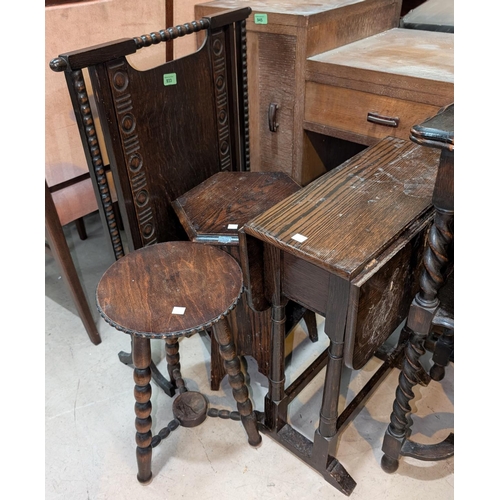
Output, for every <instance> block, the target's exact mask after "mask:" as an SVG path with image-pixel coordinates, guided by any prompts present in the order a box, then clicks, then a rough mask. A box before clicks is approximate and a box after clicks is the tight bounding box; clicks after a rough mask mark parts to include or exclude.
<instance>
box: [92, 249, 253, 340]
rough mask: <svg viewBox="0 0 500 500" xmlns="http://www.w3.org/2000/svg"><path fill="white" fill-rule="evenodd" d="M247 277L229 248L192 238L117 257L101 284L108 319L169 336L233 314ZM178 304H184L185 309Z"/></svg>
mask: <svg viewBox="0 0 500 500" xmlns="http://www.w3.org/2000/svg"><path fill="white" fill-rule="evenodd" d="M242 286H243V276H242V273H241V269H240V267H239V265H238V263H237V262H236V261H235V260H234V259H233V257H231V256H230V255H229V254H228V253H227V252H224V251H223V250H220V249H218V248H216V247H213V246H208V245H200V244H197V243H191V242H186V241H182V242H178V241H177V242H166V243H158V244H156V245H152V246H149V247H144V248H141V249H139V250H137V251H135V252H131V253H129V254H127V255H126V256H125V257H122V258H121V259H119V260H117V261H116V262H115V263H113V264H112V265H111V267H110V268H109V269H108V270H107V271H106V272H105V273H104V275H103V276H102V278H101V280H100V281H99V284H98V285H97V293H96V297H97V306H98V309H99V312H100V313H101V315H102V316H103V317H104V319H105V320H106V321H107V322H109V323H110V324H111V325H112V326H114V327H115V328H117V329H118V330H122V331H125V333H132V334H134V335H138V336H143V337H148V338H167V337H169V336H179V335H186V334H192V333H196V332H197V331H201V330H202V329H204V328H205V327H207V326H211V325H212V324H213V323H214V322H216V321H217V320H219V319H220V318H221V317H222V316H224V315H226V314H228V312H229V310H230V309H232V308H233V307H234V306H235V305H236V302H237V301H238V300H239V297H240V295H241V292H242ZM174 307H181V308H185V311H184V312H183V313H182V314H177V313H175V312H174Z"/></svg>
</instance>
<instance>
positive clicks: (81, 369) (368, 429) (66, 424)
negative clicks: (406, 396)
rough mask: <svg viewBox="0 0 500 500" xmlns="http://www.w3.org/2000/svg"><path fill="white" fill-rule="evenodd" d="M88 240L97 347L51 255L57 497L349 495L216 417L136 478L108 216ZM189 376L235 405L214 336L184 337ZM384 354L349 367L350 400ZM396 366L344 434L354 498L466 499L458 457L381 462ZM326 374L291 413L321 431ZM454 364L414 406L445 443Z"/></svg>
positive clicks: (51, 481) (82, 248)
mask: <svg viewBox="0 0 500 500" xmlns="http://www.w3.org/2000/svg"><path fill="white" fill-rule="evenodd" d="M86 224H87V230H88V235H89V237H88V239H87V240H86V241H80V240H79V239H78V236H77V233H76V230H74V229H73V228H71V227H69V228H66V229H65V231H66V235H67V238H68V242H69V244H70V248H71V249H72V253H73V255H74V260H75V262H76V265H77V269H78V270H79V272H80V274H81V275H82V276H83V281H84V285H85V288H86V290H87V294H88V296H89V298H90V300H89V302H90V304H91V306H92V308H93V309H94V312H95V318H96V322H97V324H98V330H99V332H100V334H101V337H102V343H101V344H100V345H98V346H95V345H93V344H92V343H91V342H90V341H89V340H88V337H87V335H86V332H85V330H84V328H83V325H82V323H81V321H80V319H79V317H78V316H77V315H76V309H75V307H74V305H73V304H72V303H71V299H70V298H69V296H68V295H67V293H66V290H65V287H64V283H63V282H62V280H61V279H60V276H59V273H58V271H57V268H56V266H55V263H54V262H53V260H52V259H51V258H50V257H47V258H46V298H45V315H46V316H45V317H46V323H45V324H46V349H45V390H46V392H45V400H46V419H45V432H46V434H45V446H46V448H45V453H46V455H45V456H46V459H45V460H46V471H45V474H46V487H45V498H46V499H47V500H66V499H71V500H80V499H81V500H89V499H90V500H104V499H110V500H114V499H125V500H128V499H130V500H142V499H148V500H160V499H181V498H186V499H193V498H203V499H207V500H208V499H211V498H214V499H215V498H217V499H221V500H222V499H228V500H229V499H231V500H233V499H235V498H241V499H268V498H269V499H286V498H291V499H306V498H311V499H315V500H321V499H329V500H331V499H334V498H335V499H342V498H346V497H345V496H344V495H343V494H341V493H340V492H338V491H337V490H336V489H334V488H333V487H332V486H331V485H329V484H328V483H326V482H325V481H324V480H323V478H322V477H321V476H320V475H319V474H318V473H317V472H315V471H314V470H313V469H311V468H309V467H308V466H307V465H305V464H304V463H302V462H301V461H300V460H299V459H298V458H296V457H295V456H294V455H292V454H291V453H290V452H288V451H287V450H285V449H284V448H282V447H281V446H280V445H278V444H277V443H275V442H273V441H272V440H271V439H270V438H268V437H267V436H263V442H262V444H261V446H260V447H259V448H257V449H253V448H251V447H250V446H249V445H248V444H247V442H246V437H245V433H244V431H243V428H242V427H241V424H240V423H239V422H233V421H227V420H221V419H212V418H210V419H207V420H206V421H205V422H204V423H203V424H202V425H200V426H199V427H196V428H193V429H187V428H179V429H177V430H176V431H175V432H173V433H172V434H171V436H170V437H169V438H168V439H166V440H165V441H163V442H162V443H161V444H160V445H159V446H158V447H157V448H155V449H154V451H153V475H154V477H153V481H152V482H151V483H150V484H149V485H148V486H142V485H140V484H139V483H138V482H137V480H136V463H135V440H134V435H135V428H134V418H135V413H134V402H135V400H134V396H133V385H134V383H133V380H132V369H131V368H130V367H128V366H125V365H123V364H121V363H120V361H119V360H118V356H117V354H118V352H119V351H121V350H125V351H128V350H129V347H130V340H129V338H128V336H127V335H125V334H123V333H120V332H117V331H115V330H113V329H112V328H111V327H109V326H108V325H107V324H105V323H104V322H103V321H102V320H101V319H98V315H97V312H96V311H95V306H94V299H93V294H94V291H95V286H96V284H97V280H98V279H99V277H100V275H101V274H102V272H104V270H105V269H106V268H107V266H109V265H110V264H111V263H112V258H111V257H110V256H109V255H108V253H107V251H106V248H105V246H104V244H103V239H102V228H101V226H100V223H99V217H98V216H97V214H92V215H91V216H89V217H87V218H86ZM318 320H319V321H320V342H319V343H318V344H311V343H310V342H309V341H308V339H307V338H306V336H305V334H304V332H303V330H302V328H301V325H299V327H298V328H297V329H296V331H295V332H294V335H293V339H292V341H293V343H294V345H295V346H296V347H297V349H294V356H293V359H292V360H291V361H290V362H289V365H288V368H287V377H290V378H292V377H293V373H294V371H295V370H298V369H300V366H301V364H302V363H303V362H304V361H305V360H306V359H309V358H310V357H311V356H314V355H315V354H316V353H317V352H318V350H320V349H321V347H324V346H325V345H326V344H325V341H326V336H325V335H324V334H322V327H323V323H322V318H320V317H318ZM180 348H181V360H182V372H183V376H184V378H185V380H186V382H187V385H188V387H189V388H191V389H197V390H200V391H201V392H203V393H204V394H206V395H207V396H208V399H209V401H210V404H211V405H213V406H215V407H217V408H224V409H233V408H234V402H233V400H232V396H231V390H230V387H229V384H228V383H227V381H226V380H224V381H223V383H222V386H221V389H220V390H219V391H217V392H212V391H210V390H209V385H208V370H209V351H208V349H209V344H208V343H207V341H206V339H205V338H204V337H201V336H194V337H192V338H190V339H183V340H182V341H181V343H180ZM153 357H154V359H155V360H157V361H158V362H159V367H160V369H164V363H165V362H164V356H162V345H161V341H158V342H153ZM379 363H380V362H379V361H377V360H372V361H370V362H369V363H368V364H367V366H366V367H365V368H364V369H363V370H362V371H360V372H351V373H350V372H348V371H346V372H345V377H346V381H347V383H346V384H344V388H343V395H342V398H343V400H344V401H345V400H347V401H349V400H350V399H351V398H352V397H353V395H354V394H355V392H356V391H357V390H359V388H360V387H361V385H362V382H363V380H366V378H367V377H368V376H370V374H371V373H373V371H374V370H375V369H376V368H377V367H378V365H379ZM249 375H250V378H251V384H252V385H251V391H252V398H253V401H254V404H255V407H256V408H257V409H259V410H262V409H263V402H262V401H263V396H264V395H265V393H266V390H267V389H266V382H267V380H266V379H265V378H264V377H263V376H262V375H260V374H259V373H258V372H256V370H255V364H254V362H253V360H252V359H249ZM397 377H398V372H397V371H396V370H394V371H393V372H392V373H391V374H390V375H389V376H388V377H387V378H386V379H385V381H384V382H383V383H382V385H381V386H380V387H379V388H378V389H377V391H376V392H375V394H374V395H373V396H372V398H371V399H370V400H369V401H368V403H367V405H366V406H365V408H364V409H363V410H362V411H361V412H360V414H359V415H358V416H357V417H356V419H355V420H354V421H353V422H352V423H351V424H350V425H349V426H348V428H347V429H346V430H345V432H344V433H343V434H342V436H341V439H340V442H339V447H338V453H337V457H338V458H339V460H340V461H341V462H342V464H343V465H344V467H345V468H346V469H347V471H348V472H349V473H350V474H351V475H352V476H353V477H354V479H355V480H356V482H357V486H356V488H355V490H354V492H353V493H352V494H351V496H350V498H352V499H363V500H377V499H382V498H384V499H391V500H398V499H405V500H420V499H423V498H425V499H439V500H446V499H452V498H453V497H454V459H453V458H451V459H448V460H445V461H441V462H419V461H415V460H413V459H403V460H402V461H401V465H400V468H399V470H398V471H397V472H396V473H395V474H386V473H385V472H383V471H382V470H381V468H380V465H379V463H380V458H381V455H382V454H381V444H382V439H383V435H384V432H385V429H386V427H387V424H388V421H389V415H390V411H391V407H392V401H393V397H394V390H395V387H396V384H397ZM321 378H322V377H321V376H318V377H317V378H316V379H315V381H314V382H313V383H312V384H311V386H310V387H308V389H307V390H306V391H304V392H303V393H302V394H301V395H300V396H299V398H297V400H296V401H295V402H294V404H293V408H292V411H291V416H290V421H291V423H292V424H293V425H294V427H296V428H297V429H298V430H300V431H301V432H302V433H303V434H304V435H306V436H307V437H309V438H312V435H313V433H314V430H315V427H316V425H317V421H318V411H319V405H320V403H321ZM453 380H454V375H453V366H450V367H449V368H448V370H447V374H446V377H445V379H444V380H443V381H442V382H441V383H436V382H434V383H432V384H431V385H430V386H428V387H426V388H424V387H417V388H416V389H415V393H416V398H415V400H414V402H413V405H414V407H416V408H417V409H418V413H417V414H416V415H415V416H414V429H415V431H414V438H415V439H416V440H419V441H421V442H424V443H427V442H436V441H439V440H441V439H442V438H444V437H446V435H447V434H448V432H449V431H450V430H451V429H453V413H454V410H453V394H454V391H453ZM152 403H153V413H152V417H153V431H155V432H158V430H159V429H161V428H162V427H164V426H165V425H166V424H167V423H168V422H169V421H170V420H171V419H172V413H171V404H170V403H171V400H170V398H168V397H167V396H166V395H165V394H164V393H162V392H161V391H160V390H159V389H158V387H157V386H156V385H154V384H153V397H152Z"/></svg>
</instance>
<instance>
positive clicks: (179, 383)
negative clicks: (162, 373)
mask: <svg viewBox="0 0 500 500" xmlns="http://www.w3.org/2000/svg"><path fill="white" fill-rule="evenodd" d="M165 357H166V360H167V370H168V374H169V376H170V381H171V382H172V384H173V385H174V387H177V389H179V393H183V392H186V391H187V388H186V384H185V382H184V379H183V378H182V375H181V363H180V356H179V338H178V337H172V338H170V339H166V340H165Z"/></svg>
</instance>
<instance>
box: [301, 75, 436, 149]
mask: <svg viewBox="0 0 500 500" xmlns="http://www.w3.org/2000/svg"><path fill="white" fill-rule="evenodd" d="M305 99H306V100H305V103H306V104H305V115H304V128H305V129H306V130H312V131H313V132H319V133H323V134H325V135H330V136H333V137H339V138H341V139H346V140H349V141H352V142H357V143H358V144H365V145H367V146H369V145H371V144H374V143H375V142H377V141H378V140H379V139H383V138H384V137H387V136H389V135H390V136H393V137H399V138H401V139H408V137H409V135H410V129H411V127H413V125H415V124H416V123H419V122H421V121H423V120H425V119H426V118H428V117H430V116H432V115H434V114H436V112H437V111H438V110H439V106H431V105H428V104H422V103H419V102H413V101H405V100H403V99H397V98H393V97H387V96H384V95H377V94H371V93H368V92H361V91H359V90H352V89H346V88H341V87H332V86H329V85H325V84H320V83H315V82H307V83H306V98H305ZM368 113H374V114H376V115H380V116H384V117H392V118H394V119H396V120H397V126H396V127H393V126H387V125H381V124H378V123H373V122H370V121H368V119H367V116H368Z"/></svg>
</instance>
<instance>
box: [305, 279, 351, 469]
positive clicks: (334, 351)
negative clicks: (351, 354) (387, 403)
mask: <svg viewBox="0 0 500 500" xmlns="http://www.w3.org/2000/svg"><path fill="white" fill-rule="evenodd" d="M348 305H349V282H348V281H345V280H344V279H341V278H339V277H337V276H334V275H330V281H329V290H328V305H327V311H326V317H325V333H326V335H328V337H329V339H330V345H329V347H328V362H327V365H326V375H325V383H324V388H323V400H322V403H321V411H320V415H319V425H318V428H317V429H316V432H315V435H314V447H313V456H314V460H315V461H316V462H317V463H318V465H321V466H325V465H326V463H327V461H328V457H329V455H331V456H333V455H335V451H336V445H337V418H338V406H339V396H340V379H341V376H342V367H343V364H344V337H345V329H346V322H347V308H348Z"/></svg>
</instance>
